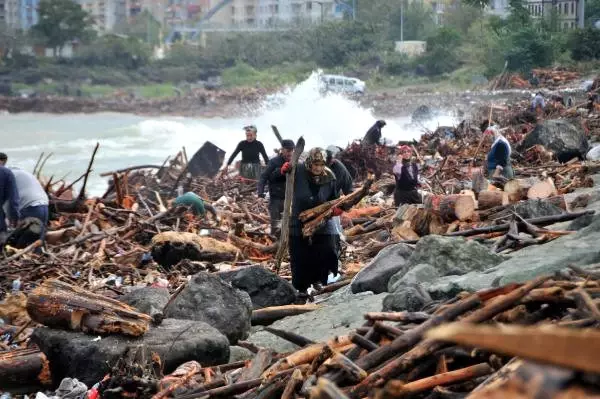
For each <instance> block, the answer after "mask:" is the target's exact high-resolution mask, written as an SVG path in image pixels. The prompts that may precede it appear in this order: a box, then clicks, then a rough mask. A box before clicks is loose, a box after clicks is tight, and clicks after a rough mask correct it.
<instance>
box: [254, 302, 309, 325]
mask: <svg viewBox="0 0 600 399" xmlns="http://www.w3.org/2000/svg"><path fill="white" fill-rule="evenodd" d="M319 308H320V306H319V305H315V304H308V305H284V306H271V307H268V308H263V309H257V310H254V311H253V312H252V325H253V326H256V325H262V326H266V325H269V324H271V323H273V322H275V321H277V320H279V319H283V318H284V317H288V316H295V315H299V314H302V313H307V312H312V311H313V310H317V309H319Z"/></svg>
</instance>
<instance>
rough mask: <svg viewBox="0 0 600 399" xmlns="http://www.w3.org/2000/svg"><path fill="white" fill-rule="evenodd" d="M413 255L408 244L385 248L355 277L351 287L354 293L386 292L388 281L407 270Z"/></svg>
mask: <svg viewBox="0 0 600 399" xmlns="http://www.w3.org/2000/svg"><path fill="white" fill-rule="evenodd" d="M412 253H413V249H412V248H411V247H410V246H408V245H406V244H395V245H390V246H389V247H387V248H384V249H383V250H381V251H380V252H379V253H378V254H377V256H376V257H375V258H374V259H373V260H372V261H371V262H370V263H369V264H368V265H367V266H365V267H364V268H363V269H361V270H360V271H359V272H358V274H357V275H356V276H354V279H352V283H351V285H350V287H351V288H352V292H353V293H359V292H365V291H372V292H374V293H375V294H380V293H382V292H386V291H387V287H388V281H389V280H390V278H391V277H392V276H393V275H395V274H397V273H398V272H400V271H401V270H405V269H406V267H407V260H408V258H409V257H410V256H411V255H412Z"/></svg>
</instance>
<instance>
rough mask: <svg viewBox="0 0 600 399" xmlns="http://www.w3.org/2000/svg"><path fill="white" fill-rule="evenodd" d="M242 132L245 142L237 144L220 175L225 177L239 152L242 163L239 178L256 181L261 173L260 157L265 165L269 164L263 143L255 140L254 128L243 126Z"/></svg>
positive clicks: (252, 126) (255, 131)
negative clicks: (244, 134) (244, 135)
mask: <svg viewBox="0 0 600 399" xmlns="http://www.w3.org/2000/svg"><path fill="white" fill-rule="evenodd" d="M244 131H245V132H246V140H244V141H240V142H239V143H238V145H237V147H236V148H235V150H234V151H233V153H232V154H231V156H230V157H229V160H228V161H227V165H226V166H225V168H223V172H222V174H223V175H225V174H226V173H227V171H228V170H229V167H230V166H231V164H232V163H233V160H234V159H235V157H237V155H238V154H239V153H240V152H241V153H242V162H241V164H240V176H242V177H244V178H246V179H251V180H258V179H259V177H260V175H261V172H262V171H261V165H260V156H261V155H262V157H263V159H264V161H265V165H266V164H268V163H269V157H268V155H267V151H265V146H264V145H263V143H261V142H260V141H258V140H256V133H257V129H256V126H254V125H250V126H245V127H244Z"/></svg>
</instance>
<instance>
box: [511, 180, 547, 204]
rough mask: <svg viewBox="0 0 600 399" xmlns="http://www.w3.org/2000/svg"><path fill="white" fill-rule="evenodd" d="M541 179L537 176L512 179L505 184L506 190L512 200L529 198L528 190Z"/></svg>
mask: <svg viewBox="0 0 600 399" xmlns="http://www.w3.org/2000/svg"><path fill="white" fill-rule="evenodd" d="M538 182H539V180H538V179H535V178H529V179H512V180H509V181H507V182H506V183H505V184H504V192H505V193H507V194H508V199H509V200H510V202H517V201H520V200H523V199H526V198H527V191H529V189H530V188H531V186H533V185H534V184H535V183H538Z"/></svg>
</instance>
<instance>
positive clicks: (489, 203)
mask: <svg viewBox="0 0 600 399" xmlns="http://www.w3.org/2000/svg"><path fill="white" fill-rule="evenodd" d="M478 202H479V209H482V210H483V209H490V208H493V207H496V206H503V205H508V204H509V202H510V201H509V199H508V194H507V193H505V192H503V191H487V190H486V191H482V192H480V193H479V200H478Z"/></svg>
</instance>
